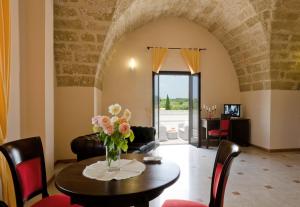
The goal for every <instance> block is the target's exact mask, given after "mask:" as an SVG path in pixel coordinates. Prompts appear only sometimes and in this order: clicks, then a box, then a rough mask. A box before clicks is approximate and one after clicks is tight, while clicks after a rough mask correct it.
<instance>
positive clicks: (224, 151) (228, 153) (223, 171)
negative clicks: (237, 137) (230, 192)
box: [209, 140, 241, 207]
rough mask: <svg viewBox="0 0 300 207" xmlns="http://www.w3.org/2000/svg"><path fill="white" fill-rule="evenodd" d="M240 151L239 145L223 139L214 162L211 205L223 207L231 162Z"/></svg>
mask: <svg viewBox="0 0 300 207" xmlns="http://www.w3.org/2000/svg"><path fill="white" fill-rule="evenodd" d="M240 152H241V151H240V149H239V146H238V145H236V144H234V143H232V142H230V141H227V140H222V141H221V143H220V145H219V148H218V151H217V155H216V159H215V164H214V170H213V175H212V182H211V191H210V203H209V207H223V200H224V194H225V187H226V183H227V179H228V176H229V172H230V168H231V164H232V161H233V159H234V158H235V157H237V156H238V155H239V154H240Z"/></svg>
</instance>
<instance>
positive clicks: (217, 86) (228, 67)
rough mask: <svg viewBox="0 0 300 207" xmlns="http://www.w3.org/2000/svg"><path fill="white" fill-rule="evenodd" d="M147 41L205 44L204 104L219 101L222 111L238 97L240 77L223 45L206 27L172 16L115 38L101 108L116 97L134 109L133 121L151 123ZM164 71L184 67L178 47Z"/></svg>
mask: <svg viewBox="0 0 300 207" xmlns="http://www.w3.org/2000/svg"><path fill="white" fill-rule="evenodd" d="M147 46H161V47H187V48H190V47H201V48H203V47H205V48H207V49H208V50H207V51H204V52H202V55H201V69H202V73H201V76H202V85H201V89H202V97H201V98H202V104H217V106H218V114H220V113H221V111H222V110H223V104H224V103H239V102H240V92H239V86H238V80H237V77H236V74H235V72H234V68H233V65H232V63H231V60H230V57H229V55H228V53H227V51H226V50H225V49H224V47H223V46H222V44H221V43H220V42H219V41H218V40H217V39H216V38H215V37H213V36H212V35H211V34H210V33H209V32H208V31H207V30H205V29H204V28H201V27H199V26H198V25H196V24H194V23H192V22H189V21H187V20H185V19H179V18H175V17H174V18H166V19H160V20H158V21H155V22H152V23H149V24H147V25H146V26H144V27H142V28H140V29H138V30H136V31H134V32H132V33H130V34H127V35H126V36H124V37H123V38H122V40H121V41H120V42H119V43H118V45H117V47H116V52H115V53H114V55H113V57H112V60H111V61H110V63H109V64H108V67H107V68H105V74H104V79H103V93H102V99H103V101H102V112H104V113H107V107H108V105H110V104H112V103H115V102H118V103H120V104H121V105H122V106H124V107H128V108H129V109H131V110H132V112H133V117H132V124H133V125H145V126H150V125H152V121H151V119H152V72H151V54H150V51H148V50H147V49H146V47H147ZM131 57H134V58H135V59H136V61H137V63H138V66H137V69H136V70H135V71H130V70H129V69H128V66H127V62H128V60H129V58H131ZM162 70H183V71H186V70H187V67H186V65H185V64H184V61H183V60H182V57H181V56H180V54H179V51H176V50H170V51H169V54H168V57H167V59H166V62H165V63H164V65H163V67H162Z"/></svg>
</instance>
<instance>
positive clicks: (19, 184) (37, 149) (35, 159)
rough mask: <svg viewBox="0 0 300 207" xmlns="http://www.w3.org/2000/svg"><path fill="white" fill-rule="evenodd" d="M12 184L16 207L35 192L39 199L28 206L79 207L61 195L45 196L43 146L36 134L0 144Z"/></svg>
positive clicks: (20, 206)
mask: <svg viewBox="0 0 300 207" xmlns="http://www.w3.org/2000/svg"><path fill="white" fill-rule="evenodd" d="M0 151H1V152H2V153H3V154H4V156H5V158H6V160H7V162H8V165H9V168H10V171H11V174H12V178H13V183H14V189H15V194H16V201H17V207H23V206H24V203H25V202H26V201H28V200H30V199H31V198H33V197H34V196H36V195H38V194H42V200H40V201H38V202H36V203H35V204H34V205H33V206H32V207H80V206H78V205H71V201H70V198H69V197H68V196H66V195H63V194H58V195H51V196H49V194H48V191H47V181H46V167H45V159H44V153H43V146H42V142H41V139H40V138H39V137H32V138H27V139H21V140H17V141H13V142H9V143H6V144H4V145H1V146H0Z"/></svg>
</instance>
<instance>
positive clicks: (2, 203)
mask: <svg viewBox="0 0 300 207" xmlns="http://www.w3.org/2000/svg"><path fill="white" fill-rule="evenodd" d="M0 207H8V206H7V205H6V203H4V202H3V201H0Z"/></svg>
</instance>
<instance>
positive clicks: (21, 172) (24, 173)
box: [16, 158, 42, 200]
mask: <svg viewBox="0 0 300 207" xmlns="http://www.w3.org/2000/svg"><path fill="white" fill-rule="evenodd" d="M16 171H17V174H18V178H19V180H20V184H21V188H22V194H23V199H24V200H27V199H28V197H29V196H30V195H31V194H32V193H33V192H35V191H37V190H41V189H42V171H41V159H40V158H34V159H31V160H27V161H24V162H21V163H20V164H18V165H17V166H16Z"/></svg>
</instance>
